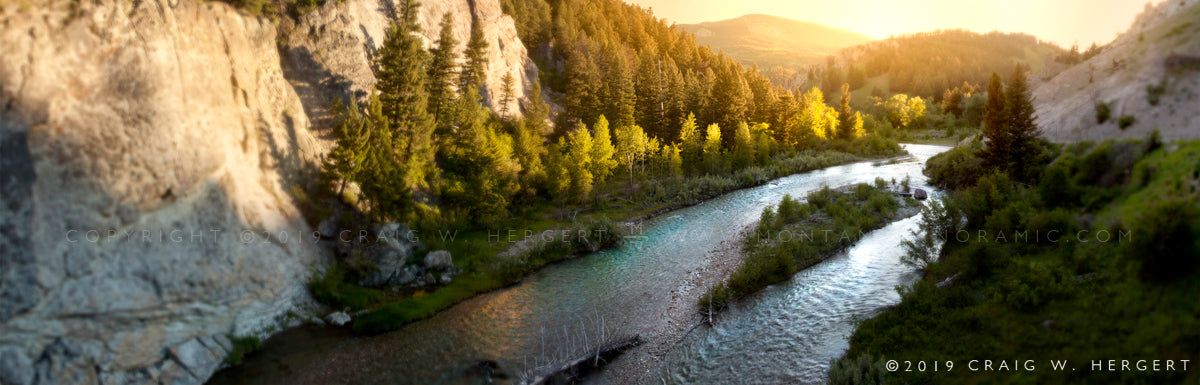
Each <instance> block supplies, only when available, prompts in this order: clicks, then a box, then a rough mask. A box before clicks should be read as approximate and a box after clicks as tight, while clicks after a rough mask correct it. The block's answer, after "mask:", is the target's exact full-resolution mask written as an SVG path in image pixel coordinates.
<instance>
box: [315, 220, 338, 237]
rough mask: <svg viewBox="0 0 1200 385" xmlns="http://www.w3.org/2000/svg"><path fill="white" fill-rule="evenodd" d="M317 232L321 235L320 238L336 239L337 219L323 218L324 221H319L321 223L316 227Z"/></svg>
mask: <svg viewBox="0 0 1200 385" xmlns="http://www.w3.org/2000/svg"><path fill="white" fill-rule="evenodd" d="M317 232H318V233H320V234H321V237H322V238H335V237H337V235H338V234H337V233H338V223H337V218H335V217H329V218H325V220H323V221H321V223H320V224H318V225H317Z"/></svg>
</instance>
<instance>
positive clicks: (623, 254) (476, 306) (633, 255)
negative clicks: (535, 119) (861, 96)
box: [209, 144, 948, 384]
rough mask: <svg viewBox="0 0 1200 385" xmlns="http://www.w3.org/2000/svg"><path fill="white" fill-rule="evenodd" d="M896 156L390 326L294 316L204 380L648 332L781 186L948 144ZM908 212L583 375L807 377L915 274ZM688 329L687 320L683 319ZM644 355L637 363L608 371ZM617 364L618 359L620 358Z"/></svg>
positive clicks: (394, 374)
mask: <svg viewBox="0 0 1200 385" xmlns="http://www.w3.org/2000/svg"><path fill="white" fill-rule="evenodd" d="M905 148H906V149H907V150H908V151H909V153H911V154H912V155H913V156H912V157H911V158H908V159H905V160H903V161H899V162H889V163H882V164H880V163H875V162H859V163H853V164H848V165H843V166H836V167H830V168H826V169H822V170H817V171H812V172H808V173H803V174H796V175H792V176H788V177H784V178H780V179H777V180H774V181H772V182H770V183H768V184H766V185H763V186H759V187H755V188H749V189H743V190H739V191H735V192H732V193H729V194H726V195H723V196H720V197H718V198H714V199H712V200H709V201H706V202H704V203H701V204H699V205H695V206H692V207H688V208H684V209H680V210H676V211H673V212H670V213H667V214H664V215H661V216H659V217H657V218H655V219H652V220H649V221H646V222H645V223H643V226H642V227H641V228H639V229H637V231H635V233H634V237H632V238H630V239H628V240H627V242H625V243H624V244H623V245H622V246H620V247H617V248H614V249H610V250H606V251H603V252H599V253H595V254H592V255H588V256H585V257H581V258H576V259H573V260H569V261H565V262H562V263H558V264H554V265H551V266H548V267H546V268H544V269H542V270H540V271H538V272H536V273H534V274H532V275H530V276H528V277H526V279H525V280H524V281H523V282H522V283H520V284H518V285H516V286H513V287H510V288H506V289H503V290H498V291H495V292H492V293H488V294H483V295H480V296H477V297H474V298H472V299H469V300H467V301H464V302H462V303H460V304H458V305H455V306H453V307H451V308H450V309H447V310H446V311H443V312H441V313H438V314H437V315H435V316H433V317H431V318H429V319H427V320H424V321H421V322H417V323H414V324H411V325H409V326H406V327H404V328H402V329H400V330H397V331H393V332H390V333H385V334H382V335H378V336H370V337H360V336H353V335H350V334H348V333H347V332H345V331H341V330H335V329H320V328H313V327H304V328H297V329H292V330H289V331H286V332H283V333H280V334H279V335H277V336H275V337H273V338H272V339H271V340H269V341H268V342H267V344H266V346H265V347H264V350H263V351H262V352H260V353H259V354H255V355H252V356H251V357H248V358H247V360H246V362H245V363H244V364H243V365H241V366H239V367H236V368H232V369H228V370H225V371H222V372H220V373H218V374H217V375H216V376H215V377H214V378H213V379H212V380H210V381H209V383H210V384H304V383H312V384H318V383H320V384H326V383H352V384H473V383H486V382H487V381H488V380H489V378H488V377H489V376H487V375H484V374H483V373H484V372H486V370H482V369H480V368H481V366H480V365H479V363H480V362H482V361H494V362H495V363H497V364H498V371H499V372H503V373H507V374H508V378H507V379H503V378H498V377H494V378H490V379H491V380H494V381H497V382H500V383H505V382H515V379H516V378H517V376H518V375H519V374H520V373H522V372H524V371H526V370H528V369H529V368H531V367H535V366H538V365H540V364H542V363H546V362H554V361H556V360H557V359H560V358H564V357H568V356H572V355H575V354H578V353H580V352H582V351H583V350H585V349H586V348H587V347H589V346H594V345H596V343H597V341H609V340H612V339H614V338H620V337H624V336H631V335H635V334H636V335H651V334H653V333H655V332H657V331H658V330H662V329H663V328H664V327H665V325H664V324H667V323H670V322H674V321H671V320H673V319H678V318H679V317H678V314H677V313H679V312H681V311H688V312H693V311H694V310H684V309H683V308H682V307H681V306H679V304H680V303H694V301H695V299H696V298H697V296H698V295H699V294H700V293H699V292H698V290H681V289H680V282H684V281H687V280H688V279H689V278H691V277H694V276H695V275H697V274H698V273H699V272H700V271H702V270H704V269H705V268H706V266H705V264H706V262H707V261H708V260H709V259H708V258H706V255H707V254H708V253H710V252H711V251H713V250H715V249H717V248H718V247H719V246H720V245H721V244H722V242H729V241H730V240H732V239H734V238H735V237H736V235H737V233H738V232H739V231H740V230H742V229H743V228H745V227H746V226H748V225H749V224H751V223H753V222H754V221H756V220H757V219H758V216H759V214H760V213H761V212H762V209H763V208H764V207H766V206H768V205H772V204H775V203H777V202H778V201H779V200H780V199H781V198H782V197H783V195H784V194H791V195H792V196H795V197H802V196H804V195H806V194H807V193H808V192H810V191H813V190H816V189H819V188H821V186H822V185H828V186H831V187H837V186H841V185H846V184H852V183H860V182H872V181H874V180H875V178H876V177H882V178H884V179H886V180H891V179H893V178H894V179H896V180H897V181H899V180H902V179H904V177H905V176H908V177H910V178H911V185H912V186H913V187H917V188H924V189H926V190H929V191H933V190H932V188H930V187H929V186H928V185H927V184H926V182H925V177H924V175H922V174H921V168H922V166H923V165H924V163H925V160H926V159H928V158H929V157H930V156H933V155H935V154H937V153H940V152H942V151H945V150H947V149H948V148H947V147H942V146H929V145H914V144H910V145H905ZM915 224H916V220H915V218H909V219H906V220H901V221H898V222H895V223H892V224H891V225H889V226H887V227H884V228H882V229H880V230H877V231H874V232H871V233H868V234H867V236H866V237H864V238H863V239H862V240H860V241H859V242H858V243H857V244H855V246H853V247H852V248H850V249H849V250H847V251H846V252H845V254H844V255H840V256H837V257H834V258H831V259H829V260H827V261H825V262H822V263H820V264H818V265H816V266H813V267H811V268H809V269H806V270H804V271H802V272H800V273H798V274H797V275H796V277H794V278H793V279H792V280H790V281H788V282H784V283H780V284H777V285H774V286H772V287H770V288H768V289H766V290H764V291H762V292H760V293H758V294H756V295H754V296H752V297H751V298H750V299H748V300H747V301H743V302H742V303H740V304H738V305H737V306H735V307H734V308H733V309H731V310H730V311H727V312H726V313H724V314H722V315H720V316H719V317H718V319H717V322H716V325H715V326H714V327H713V328H708V327H700V328H696V329H695V331H692V332H691V333H688V334H686V335H685V336H684V337H683V338H682V339H681V340H680V342H679V344H678V345H677V346H674V347H673V348H672V349H671V350H670V351H669V353H668V354H665V355H661V356H654V355H652V354H650V353H646V352H638V350H637V349H635V350H634V351H631V352H629V353H626V355H625V356H622V357H621V358H619V359H618V360H617V362H615V364H617V365H615V366H611V367H609V368H608V369H606V370H603V371H600V372H599V373H598V374H597V375H596V376H595V377H594V378H591V379H590V380H589V382H593V383H620V382H625V381H628V379H629V378H637V379H638V381H643V382H650V383H661V382H664V381H665V382H669V383H735V382H737V383H741V382H746V381H748V380H750V381H752V382H758V381H760V380H761V382H763V383H816V382H820V381H821V380H822V379H823V375H824V373H825V371H826V370H827V369H828V365H829V360H830V359H831V358H834V357H837V356H839V355H841V354H842V353H843V352H844V351H845V350H846V348H847V343H846V337H847V336H848V335H849V333H851V332H852V331H853V329H852V327H853V320H854V319H856V318H862V317H869V316H871V315H872V314H874V313H875V312H877V311H878V310H879V309H881V308H883V307H886V306H889V305H892V304H895V303H897V302H898V301H899V296H898V295H897V294H896V292H895V290H894V287H895V286H896V285H901V284H908V283H910V282H911V281H912V280H913V279H915V277H916V275H915V274H914V273H913V272H912V270H911V269H910V268H908V267H905V266H904V265H902V264H901V263H900V262H899V256H900V253H901V251H900V248H899V242H900V240H901V239H902V238H903V237H904V236H905V235H906V234H907V232H908V230H909V229H912V228H914V227H915ZM689 330H690V329H689ZM637 360H641V361H646V360H651V361H655V362H656V363H655V364H654V365H652V367H653V368H655V369H654V371H653V372H652V373H648V375H640V376H634V377H629V376H621V375H617V374H619V373H614V372H615V371H618V370H620V369H621V368H622V367H627V366H631V365H628V363H629V362H631V361H637ZM623 361H624V362H625V363H626V364H625V365H621V363H622V362H623Z"/></svg>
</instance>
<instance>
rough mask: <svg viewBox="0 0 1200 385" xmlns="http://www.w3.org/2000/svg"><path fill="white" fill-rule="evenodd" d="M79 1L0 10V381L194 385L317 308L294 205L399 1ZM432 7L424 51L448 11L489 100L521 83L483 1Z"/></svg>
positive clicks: (503, 29) (315, 263)
mask: <svg viewBox="0 0 1200 385" xmlns="http://www.w3.org/2000/svg"><path fill="white" fill-rule="evenodd" d="M75 3H76V2H74V1H61V2H56V3H54V4H50V5H45V4H43V5H37V6H27V5H26V6H22V5H19V4H9V2H0V26H2V27H0V52H4V54H2V55H0V384H34V383H39V384H75V383H96V382H102V383H152V382H163V383H200V382H203V381H204V380H205V379H207V378H208V377H209V376H210V375H211V374H212V372H213V371H215V370H216V369H217V367H218V366H219V365H220V363H221V359H222V358H223V357H224V356H225V354H226V353H227V352H228V351H229V350H230V349H231V346H230V343H229V341H228V339H226V338H225V336H226V335H229V334H233V335H255V334H258V335H261V334H262V333H263V332H264V331H265V330H266V329H267V328H269V327H271V326H275V325H278V324H280V323H281V321H280V320H282V319H284V317H283V316H284V315H285V314H287V313H288V312H289V311H297V312H300V313H303V310H302V309H303V308H306V307H308V306H310V305H311V300H310V299H309V298H308V294H307V292H306V289H305V287H304V284H305V282H306V281H307V279H308V277H309V274H310V270H311V269H312V268H313V267H320V266H321V265H322V264H323V263H324V262H325V258H326V257H325V255H326V254H327V253H326V252H325V251H323V250H322V249H321V247H319V246H317V245H316V243H315V242H314V240H313V237H312V233H313V231H312V229H311V228H310V227H309V226H308V225H307V224H306V223H305V221H304V220H303V218H302V217H301V215H300V212H299V210H298V209H297V206H298V204H299V202H300V200H302V199H304V198H303V197H302V196H297V194H296V193H295V192H296V191H301V190H300V187H301V186H303V185H305V184H306V183H308V181H311V180H312V177H313V175H314V173H315V172H316V170H317V165H318V164H319V162H320V158H321V156H323V154H324V153H325V152H326V151H327V149H328V138H327V134H326V131H327V125H328V123H329V122H330V118H329V117H328V111H327V109H328V106H329V105H330V104H331V102H332V97H335V96H343V95H347V96H348V95H355V94H356V93H358V94H361V95H365V93H364V91H363V90H366V89H369V88H370V87H371V86H372V85H373V84H374V82H375V80H374V77H373V75H372V74H371V71H370V68H371V67H370V57H371V54H373V53H374V49H375V47H378V46H379V45H380V44H382V39H383V31H384V30H385V28H386V26H387V25H388V23H389V22H390V21H391V20H392V14H391V9H392V5H391V3H390V1H387V0H384V1H378V0H375V1H368V0H361V1H358V0H344V1H342V2H338V1H328V2H326V3H327V4H326V5H325V6H323V7H322V8H321V9H319V10H317V11H315V12H313V13H311V14H309V15H306V16H304V17H302V18H300V19H299V20H298V21H288V20H285V21H281V22H280V23H278V24H273V23H272V22H270V21H268V20H267V19H260V18H255V17H251V16H248V15H245V14H244V13H240V12H239V11H238V10H236V9H234V8H232V7H230V6H228V5H226V4H224V3H218V2H197V1H194V0H147V1H140V2H127V1H98V2H95V3H92V2H79V4H75ZM339 3H340V4H339ZM426 3H427V5H426V6H425V7H424V8H425V10H424V11H423V14H422V22H423V23H424V24H425V25H426V28H427V29H429V31H426V35H427V36H434V35H435V34H436V33H437V31H436V30H435V29H433V28H430V27H431V26H436V25H437V22H438V21H439V20H440V18H441V13H442V12H443V11H447V10H450V11H452V12H454V14H455V20H456V22H457V23H458V24H459V25H458V28H456V29H457V30H458V32H459V33H460V35H461V36H463V38H462V40H463V41H465V40H466V34H467V33H469V24H468V23H469V22H470V21H471V19H472V18H478V19H479V20H480V22H481V23H483V25H484V26H485V27H486V29H485V32H487V33H486V34H485V35H486V36H487V37H488V39H489V43H490V45H491V50H490V52H491V60H492V63H491V65H490V68H489V70H488V73H489V79H488V83H487V88H488V90H489V92H488V93H487V95H486V97H487V98H488V101H489V102H491V103H494V101H495V100H497V99H498V98H499V97H498V95H499V90H500V86H499V84H500V81H499V79H500V77H502V76H503V73H505V72H510V73H513V74H514V76H516V77H517V79H519V80H520V81H521V83H518V84H528V81H527V80H526V79H529V77H528V76H531V75H532V74H534V73H530V72H528V71H530V70H531V69H532V68H533V67H532V64H531V63H530V61H529V60H528V58H527V57H526V56H525V49H524V47H523V46H521V44H520V42H519V41H518V40H517V39H516V31H515V29H513V28H512V20H511V19H510V18H508V17H507V16H503V15H501V14H500V11H499V5H498V3H496V2H495V1H494V0H492V1H467V0H459V1H451V0H447V1H426ZM460 49H461V48H460ZM517 91H518V92H517V93H518V95H524V89H521V88H518V90H517ZM361 95H359V96H361ZM514 110H516V109H515V108H514ZM282 323H284V324H286V323H287V322H282Z"/></svg>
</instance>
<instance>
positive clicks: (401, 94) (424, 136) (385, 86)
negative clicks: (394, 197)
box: [375, 0, 434, 188]
mask: <svg viewBox="0 0 1200 385" xmlns="http://www.w3.org/2000/svg"><path fill="white" fill-rule="evenodd" d="M418 7H420V4H418V3H417V2H416V1H414V0H402V1H401V3H400V4H399V9H398V10H397V11H398V12H397V13H398V14H399V15H400V20H399V21H398V22H397V23H395V24H392V26H391V28H390V29H388V33H387V37H386V39H385V40H384V42H383V47H380V49H379V53H378V57H377V61H376V67H377V69H376V70H375V73H376V76H377V77H378V78H379V83H378V84H377V87H378V88H379V91H380V100H381V101H382V102H383V106H384V111H383V114H384V116H385V117H387V120H388V122H389V123H390V126H391V128H392V138H391V139H392V147H393V149H394V154H393V156H394V157H396V158H397V160H398V161H400V162H401V163H403V164H404V167H403V173H404V175H403V179H402V180H403V182H404V184H405V185H406V187H408V188H420V187H427V183H426V177H427V176H429V175H433V174H434V173H433V172H432V168H433V167H434V163H433V154H434V146H433V129H434V120H433V116H431V115H430V114H429V112H428V111H427V110H426V108H427V107H428V99H429V96H428V94H427V93H426V88H425V77H426V66H427V65H428V60H429V59H428V58H429V56H428V54H427V53H426V52H425V47H424V45H423V44H422V42H421V39H420V38H418V37H417V34H418V33H420V30H421V27H420V25H419V24H418V22H417V9H418Z"/></svg>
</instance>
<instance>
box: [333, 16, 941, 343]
mask: <svg viewBox="0 0 1200 385" xmlns="http://www.w3.org/2000/svg"><path fill="white" fill-rule="evenodd" d="M502 4H503V8H504V10H505V11H506V12H509V13H510V14H511V15H512V16H513V17H514V21H515V24H516V25H517V27H518V34H519V35H520V37H521V39H522V42H524V43H526V44H529V45H530V46H531V47H536V48H532V49H531V51H532V52H536V53H535V54H534V55H533V56H535V57H536V59H535V61H537V62H538V64H539V67H540V68H539V70H540V71H539V72H540V73H539V76H538V79H534V84H535V85H534V87H532V91H531V93H530V94H529V95H527V96H528V100H529V102H528V103H524V105H522V106H521V108H522V109H523V114H509V113H507V112H508V111H490V110H489V109H487V108H485V107H484V105H483V104H481V102H480V86H481V84H483V81H484V79H485V78H486V76H487V74H486V73H484V71H482V70H481V69H482V68H485V67H486V66H487V55H486V52H488V50H490V49H494V47H489V43H488V41H486V40H484V39H482V38H481V37H480V36H479V35H480V34H479V33H478V30H479V26H478V24H477V23H475V24H474V25H473V27H472V33H471V34H470V38H469V39H468V40H467V41H465V42H461V41H457V40H456V39H455V37H454V36H456V34H455V32H454V23H452V20H451V19H450V17H449V16H447V18H446V20H445V21H444V22H443V23H441V25H440V26H439V29H440V31H439V33H438V34H437V36H438V38H437V39H436V40H435V41H434V42H433V44H432V46H431V47H429V48H428V49H426V48H425V47H424V46H423V44H422V42H421V40H420V38H419V35H420V32H421V31H420V28H421V27H420V24H419V23H417V22H416V20H415V17H414V15H416V14H417V12H418V9H419V8H418V7H420V4H418V3H417V2H416V1H411V0H409V1H403V2H401V3H400V6H399V7H398V9H397V14H398V16H399V17H398V19H399V20H398V21H397V22H396V23H395V24H394V25H393V26H392V27H391V29H390V31H389V32H388V34H387V37H386V39H385V41H384V42H383V44H382V47H381V48H380V49H379V51H378V53H377V54H376V55H375V74H376V76H377V77H378V79H379V82H378V84H377V85H376V90H375V91H372V92H370V93H368V94H369V95H371V96H369V97H367V98H365V102H364V101H362V100H360V101H344V102H343V103H341V104H340V105H337V106H335V107H334V110H335V111H339V116H338V117H337V119H338V121H339V123H338V124H337V125H336V127H335V129H334V134H335V136H336V137H337V139H338V140H337V146H336V148H335V149H334V150H333V151H332V152H331V153H330V156H329V157H328V159H327V161H326V163H325V165H324V172H323V173H322V182H323V184H324V188H323V189H322V190H321V191H319V192H318V193H317V194H318V195H317V197H318V199H315V200H316V201H321V202H331V203H335V204H334V206H340V207H343V208H340V209H339V208H333V210H334V211H340V212H343V213H344V214H343V215H342V218H343V222H352V221H351V219H357V220H366V221H371V222H381V223H388V222H396V221H402V222H407V223H410V224H412V225H413V227H414V228H416V229H418V230H429V231H430V232H432V231H435V230H434V229H438V230H444V229H447V228H451V229H456V230H457V229H462V230H464V231H466V232H470V233H471V234H473V235H467V237H468V238H469V239H471V240H470V241H468V242H454V243H447V244H445V245H440V244H439V245H437V246H438V247H443V248H447V249H450V250H451V251H453V252H454V255H455V257H454V258H455V261H456V265H459V266H462V267H463V272H462V273H463V274H461V275H459V277H458V278H456V279H454V280H453V282H450V280H449V279H446V280H443V281H441V285H447V287H445V288H443V289H440V290H437V291H436V292H434V293H432V294H430V295H428V296H425V292H424V291H423V290H421V291H414V290H404V291H400V292H398V293H399V294H396V292H389V291H382V290H377V289H379V288H371V289H365V288H362V287H359V286H360V282H361V281H362V277H363V274H365V272H364V271H362V270H361V269H362V268H363V266H364V264H363V263H361V261H360V257H358V256H357V255H359V254H356V253H355V252H343V253H342V254H341V255H340V259H339V261H340V262H339V263H340V264H339V265H337V266H335V268H334V269H333V270H332V272H331V273H328V274H325V275H324V276H323V277H319V278H318V279H317V280H316V281H314V284H313V285H312V290H313V293H314V296H315V297H316V298H318V299H319V300H321V301H323V302H326V303H327V304H330V305H331V306H333V307H335V308H341V307H344V306H349V307H354V308H362V307H367V308H381V307H382V308H383V310H382V311H376V312H372V313H371V315H370V316H368V317H367V318H365V319H363V320H362V321H360V322H357V323H356V324H355V327H356V328H359V329H360V330H364V331H381V330H387V329H390V328H393V327H396V326H398V325H402V324H404V323H406V322H409V321H412V320H414V319H419V318H422V317H425V316H428V315H429V314H432V312H434V311H437V310H439V309H441V308H443V307H445V306H448V305H449V304H452V303H454V302H455V301H458V300H461V299H463V298H465V297H467V296H470V295H472V294H474V293H476V292H479V291H483V290H489V289H493V288H495V287H497V286H500V285H504V284H507V283H510V282H513V281H515V280H516V279H519V278H520V277H521V276H522V275H523V274H524V273H525V272H528V271H530V270H532V269H535V268H537V267H540V266H541V265H544V264H545V263H548V262H551V261H554V260H557V259H561V258H565V257H567V256H569V255H571V254H573V253H576V252H580V251H587V250H594V247H596V246H597V245H606V244H611V242H612V241H613V240H614V239H613V238H605V239H604V240H603V242H599V241H593V240H583V241H580V242H574V243H569V244H566V245H568V246H567V247H561V248H560V247H558V246H560V245H555V246H554V247H552V248H551V249H540V248H534V249H531V250H529V251H526V252H518V253H515V254H514V253H503V255H504V256H500V255H498V254H501V252H502V251H503V248H504V247H505V246H506V245H505V244H500V243H496V242H487V241H486V239H487V238H486V234H487V231H488V230H494V229H497V228H527V229H536V230H543V229H547V228H561V227H579V226H582V227H583V228H585V229H591V228H597V227H596V226H600V227H599V228H604V229H611V227H612V226H611V224H610V222H608V218H610V217H614V218H617V219H624V218H629V217H636V216H641V215H647V214H652V213H654V212H658V211H661V210H665V209H670V208H675V207H679V206H682V205H688V204H694V203H697V202H699V201H701V200H703V199H707V198H710V197H714V196H716V195H718V194H721V193H724V192H728V191H732V190H734V189H737V188H742V187H747V186H753V185H757V184H761V183H765V182H766V181H768V180H770V179H773V178H778V177H781V176H785V175H790V174H792V173H797V172H802V171H808V170H812V169H814V168H819V167H826V166H830V165H833V164H839V163H846V162H850V161H854V160H857V159H861V158H860V157H871V156H891V155H895V154H898V153H900V152H902V150H901V149H900V147H899V146H898V145H897V144H896V142H895V141H894V140H891V139H887V138H885V136H884V135H879V134H876V133H875V131H877V129H881V127H883V126H881V125H880V124H877V121H878V120H877V119H874V118H872V117H871V116H869V115H864V114H863V113H862V112H860V111H857V110H855V109H854V108H852V106H851V105H850V103H849V99H843V100H842V101H841V103H840V104H838V105H837V107H836V108H835V107H834V106H830V105H828V104H826V98H825V96H824V95H823V94H822V92H821V90H819V89H817V88H815V87H813V88H811V89H809V90H807V91H805V92H804V93H803V94H802V95H797V94H794V93H793V92H792V91H788V90H784V89H782V88H778V87H774V86H772V85H771V83H770V81H768V80H767V78H766V77H764V76H762V75H761V74H759V73H758V72H757V70H756V69H755V68H754V67H751V68H746V67H745V66H743V65H742V64H740V63H739V62H738V61H736V60H734V59H733V58H730V57H729V56H726V55H721V54H716V53H713V52H712V51H711V50H710V49H708V48H706V47H700V46H697V44H696V42H695V40H694V38H693V37H692V36H691V35H690V34H688V33H686V32H683V31H681V30H679V29H678V28H675V27H672V26H669V25H667V24H666V23H665V22H664V21H662V20H661V19H657V18H655V17H654V16H653V15H652V14H651V13H650V11H648V10H646V9H642V8H638V7H635V6H630V5H627V4H625V3H623V2H621V1H617V0H578V1H574V0H573V1H555V2H546V1H544V0H511V1H505V2H503V3H502ZM463 44H465V47H466V48H465V49H464V50H462V51H461V52H463V54H462V57H459V55H457V54H456V52H458V51H457V50H456V49H454V47H458V46H459V45H463ZM493 80H494V79H493ZM503 84H505V87H504V88H506V89H507V90H505V92H502V95H501V99H502V100H506V99H508V98H509V97H511V96H510V95H508V94H510V93H511V92H510V90H511V89H512V88H511V87H512V86H513V81H511V80H507V79H506V80H504V81H503ZM542 85H545V87H543V86H542ZM543 91H545V92H544V95H545V97H543ZM547 101H549V102H551V103H547ZM500 105H501V106H507V105H509V103H508V102H502V103H500ZM922 108H923V104H922ZM518 116H519V118H518ZM336 201H340V202H341V204H340V205H339V204H336ZM314 206H319V204H314ZM345 208H350V210H346V209H345ZM323 210H324V211H326V212H327V211H329V210H331V209H330V208H324V207H312V211H316V212H321V211H323ZM581 212H583V213H586V214H583V216H577V214H579V213H581ZM589 220H590V221H594V222H588V221H589ZM589 223H590V224H589ZM609 234H611V232H610V233H609ZM472 236H478V237H477V238H471V237H472ZM415 262H416V261H413V262H412V263H415Z"/></svg>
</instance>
